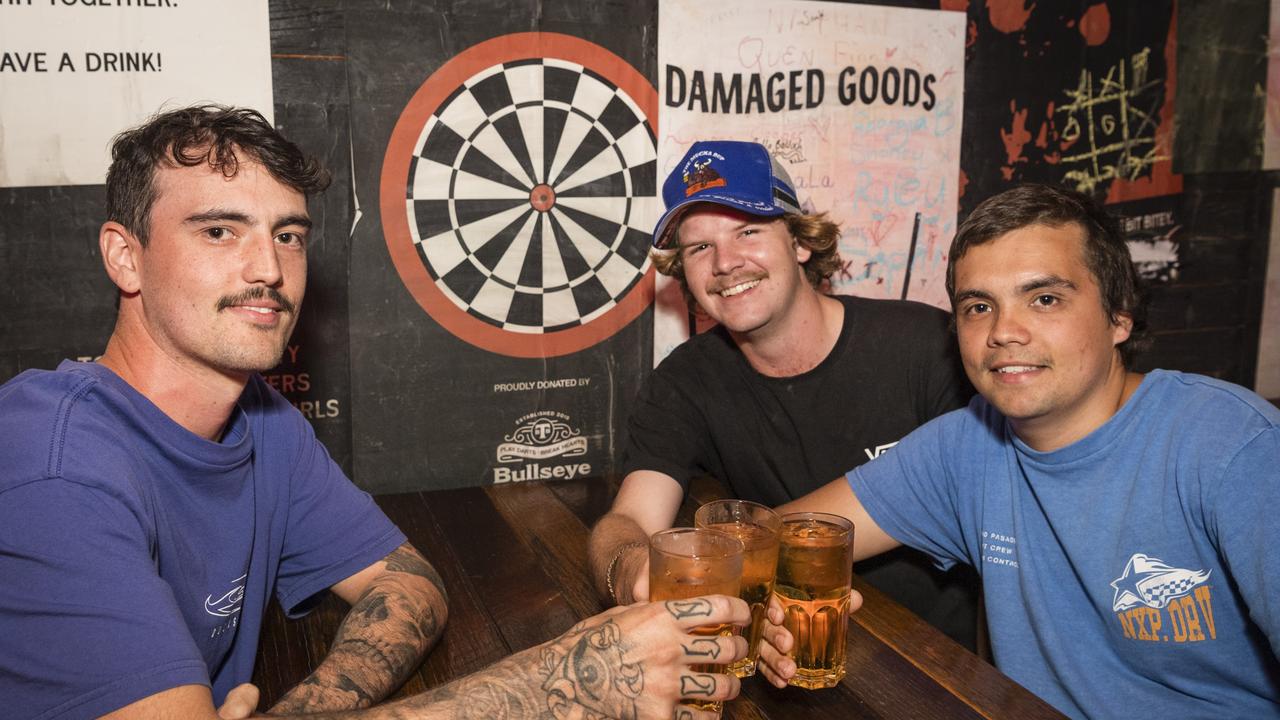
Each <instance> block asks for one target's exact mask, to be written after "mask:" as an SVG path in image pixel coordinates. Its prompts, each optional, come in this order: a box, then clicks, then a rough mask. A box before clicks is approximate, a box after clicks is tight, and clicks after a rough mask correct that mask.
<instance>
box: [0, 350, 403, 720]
mask: <svg viewBox="0 0 1280 720" xmlns="http://www.w3.org/2000/svg"><path fill="white" fill-rule="evenodd" d="M0 437H2V438H4V439H5V440H4V441H3V442H0V698H3V709H2V710H0V715H4V716H5V717H16V718H33V717H34V718H80V717H96V716H98V715H101V714H104V713H106V712H109V711H111V710H114V709H118V708H120V707H123V706H125V705H127V704H129V703H131V702H134V701H136V700H139V699H141V698H144V697H146V696H148V695H152V694H154V693H157V692H160V691H163V690H166V689H170V688H173V687H177V686H179V685H187V684H203V685H208V686H211V688H212V691H213V696H214V702H215V704H221V702H222V699H223V698H224V697H225V695H226V693H227V691H229V690H230V689H231V688H233V687H235V686H236V685H238V684H240V683H243V682H248V681H249V680H250V677H251V675H252V672H253V662H254V658H255V653H256V650H257V644H258V633H259V630H260V628H261V622H262V616H263V612H264V610H265V608H266V605H267V601H268V598H269V595H270V593H271V592H272V591H273V590H274V592H275V593H276V596H277V598H278V599H279V601H280V603H281V605H282V606H283V607H284V608H285V610H286V612H289V613H290V614H293V615H296V614H300V613H299V611H300V610H301V611H303V612H305V608H300V607H299V606H300V605H301V604H303V603H304V601H306V600H307V599H308V598H310V597H312V596H313V595H315V594H316V593H319V592H320V591H322V590H324V589H325V588H328V587H330V586H331V585H333V584H334V583H336V582H338V581H340V580H342V579H345V578H347V577H349V576H351V575H352V574H354V573H356V572H358V571H359V570H362V569H363V568H365V567H368V566H369V565H371V564H372V563H374V562H376V561H378V560H379V559H381V558H383V557H385V556H386V555H387V553H389V552H391V551H392V550H394V549H395V548H396V546H398V545H399V544H400V543H402V542H403V541H404V536H403V535H402V534H401V533H400V531H399V530H397V529H396V528H395V526H394V525H392V524H391V522H390V521H389V520H388V519H387V518H386V516H385V515H384V514H383V513H382V511H381V510H380V509H379V508H378V507H377V505H375V504H374V503H373V500H372V498H370V497H369V495H368V494H366V493H364V492H362V491H360V490H359V489H357V488H356V487H355V486H354V485H352V484H351V482H350V481H349V480H348V479H347V478H346V476H345V475H344V474H343V473H342V470H341V469H340V468H338V467H337V465H335V464H334V462H333V461H332V460H331V459H330V457H329V455H328V453H327V452H326V451H325V449H324V447H323V446H322V445H321V444H320V443H319V442H318V441H317V440H316V438H315V435H314V434H313V432H312V430H311V426H310V425H309V424H308V423H307V421H306V420H305V419H303V418H302V416H301V415H300V414H299V413H298V412H297V410H295V409H294V408H293V407H292V406H290V405H289V403H288V402H287V401H286V400H285V399H284V398H283V397H282V396H280V394H279V393H277V392H275V391H274V390H272V389H271V388H270V387H268V386H267V385H266V383H265V382H263V381H262V379H261V378H260V377H257V376H254V378H253V379H252V380H251V381H250V382H249V384H248V386H247V387H246V388H245V391H244V394H243V395H242V396H241V397H240V400H239V402H238V403H237V407H236V409H235V410H234V411H233V413H232V416H231V420H230V421H229V423H228V429H227V431H226V433H225V436H224V437H223V438H222V441H221V442H211V441H208V440H205V439H203V438H200V437H198V436H196V435H194V434H192V433H190V432H188V431H187V430H186V429H184V428H183V427H181V426H180V425H178V424H177V423H175V422H174V421H173V420H172V419H170V418H169V417H168V416H167V415H165V414H164V413H163V412H162V411H161V410H160V409H159V408H157V407H156V406H155V405H153V404H152V403H151V402H150V401H148V400H147V399H146V398H145V397H143V396H142V395H140V394H139V393H138V392H136V391H135V390H134V389H133V388H132V387H131V386H129V385H128V384H127V383H125V382H124V381H123V380H122V379H121V378H120V377H118V376H117V375H115V374H114V373H113V372H111V371H110V370H108V369H107V368H106V367H104V366H102V365H96V364H86V363H74V362H64V363H62V365H60V366H59V368H58V370H57V371H55V372H48V371H28V372H25V373H23V374H21V375H19V376H18V377H16V378H14V379H12V380H10V381H9V382H7V383H5V384H4V385H3V386H0Z"/></svg>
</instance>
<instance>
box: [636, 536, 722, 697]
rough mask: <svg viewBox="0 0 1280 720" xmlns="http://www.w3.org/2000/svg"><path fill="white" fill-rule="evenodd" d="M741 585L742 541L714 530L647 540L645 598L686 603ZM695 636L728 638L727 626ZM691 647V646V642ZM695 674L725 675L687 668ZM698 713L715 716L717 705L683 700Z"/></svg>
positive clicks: (717, 668)
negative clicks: (711, 712)
mask: <svg viewBox="0 0 1280 720" xmlns="http://www.w3.org/2000/svg"><path fill="white" fill-rule="evenodd" d="M741 581H742V541H741V540H738V539H737V538H735V537H733V536H732V535H726V534H725V533H722V532H717V531H715V530H703V529H698V528H671V529H670V530H663V531H662V532H658V533H654V535H653V537H651V538H649V599H650V600H652V601H661V600H687V599H689V598H694V597H699V596H701V595H729V596H731V597H732V596H735V595H737V594H738V586H739V584H740V583H741ZM693 634H695V635H705V636H710V637H715V636H717V635H732V634H733V626H732V625H729V624H727V623H726V624H722V625H707V626H703V627H699V628H695V629H694V630H693ZM695 646H696V642H695ZM690 670H692V671H693V672H697V673H724V672H725V666H724V665H722V664H721V665H715V664H701V665H692V666H690ZM684 702H685V703H686V704H688V705H691V706H693V707H695V708H698V709H699V710H711V711H713V712H717V713H718V712H720V710H721V707H722V706H723V703H721V702H718V701H709V700H707V701H703V700H685V701H684Z"/></svg>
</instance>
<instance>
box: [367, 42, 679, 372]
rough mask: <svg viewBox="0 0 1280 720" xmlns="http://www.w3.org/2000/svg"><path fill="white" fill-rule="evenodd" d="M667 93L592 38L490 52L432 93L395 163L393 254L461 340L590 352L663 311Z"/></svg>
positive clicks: (481, 51)
mask: <svg viewBox="0 0 1280 720" xmlns="http://www.w3.org/2000/svg"><path fill="white" fill-rule="evenodd" d="M656 105H657V92H656V90H654V88H653V85H652V84H651V83H649V82H648V81H647V80H646V79H645V78H644V77H643V76H642V75H640V74H639V73H638V72H636V71H635V69H634V68H632V67H631V66H630V65H628V64H627V63H626V62H625V61H623V60H621V59H620V58H618V57H617V56H615V55H613V54H612V53H609V52H608V51H607V50H605V49H603V48H601V47H599V46H597V45H594V44H592V43H589V42H586V41H584V40H581V39H579V38H574V37H570V36H567V35H556V34H554V33H522V34H517V35H507V36H503V37H500V38H495V39H494V40H490V41H488V42H485V43H481V44H479V45H476V46H474V47H472V48H470V49H468V50H466V51H464V52H463V53H461V54H460V55H458V56H457V57H455V58H454V59H453V60H451V61H450V62H449V63H447V64H445V65H444V66H443V67H441V68H440V70H438V71H437V72H436V73H435V74H433V75H432V76H431V77H430V78H428V79H427V81H426V82H425V83H423V85H422V87H421V88H420V89H419V90H418V92H417V93H416V94H415V95H414V97H413V99H412V100H411V101H410V102H409V105H408V106H407V107H406V109H405V111H404V113H402V115H401V117H400V120H399V122H398V123H397V124H396V127H395V130H394V131H393V132H392V137H391V141H390V143H389V144H388V148H387V154H386V158H385V160H384V163H383V174H382V189H381V191H382V192H381V210H382V220H383V228H384V231H385V234H386V239H387V247H388V250H389V251H390V254H391V257H392V260H393V262H394V263H395V266H396V270H397V272H398V273H399V275H400V277H401V279H402V280H403V282H404V284H405V286H406V288H407V289H408V290H409V291H410V293H411V294H412V295H413V296H414V298H415V299H416V300H417V301H418V303H419V304H420V305H421V306H422V307H423V309H424V310H426V311H427V312H428V313H429V314H430V315H431V316H432V318H434V319H435V320H436V321H437V322H439V323H440V324H441V325H442V326H444V327H445V328H446V329H448V330H449V331H450V332H452V333H453V334H454V335H456V336H458V337H460V338H462V339H463V340H466V341H467V342H470V343H472V344H474V345H477V346H479V347H483V348H485V349H487V350H490V351H493V352H498V353H502V354H506V355H512V356H517V357H549V356H556V355H563V354H567V353H571V352H576V351H578V350H582V349H584V348H587V347H590V346H592V345H594V344H596V343H598V342H600V341H601V340H603V339H605V338H607V337H609V336H610V335H612V334H613V333H614V332H616V331H617V330H618V329H620V328H622V327H624V326H625V325H626V324H628V323H629V322H631V321H632V320H634V319H635V318H636V316H638V315H639V314H640V313H641V312H642V311H643V310H644V308H645V307H647V306H648V305H649V304H650V303H651V302H652V299H653V271H652V268H651V266H650V264H649V261H648V254H647V252H648V248H649V233H650V231H651V230H652V228H653V223H654V222H655V221H656V219H657V214H658V213H657V210H658V208H657V200H656V197H655V195H656V173H657V168H656V161H657V151H656V138H655V135H654V130H653V128H654V122H653V120H652V118H655V117H656Z"/></svg>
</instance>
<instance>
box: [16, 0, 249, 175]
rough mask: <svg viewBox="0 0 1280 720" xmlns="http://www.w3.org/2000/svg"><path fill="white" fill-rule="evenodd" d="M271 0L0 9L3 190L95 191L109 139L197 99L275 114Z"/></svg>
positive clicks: (66, 3) (45, 2) (140, 0)
mask: <svg viewBox="0 0 1280 720" xmlns="http://www.w3.org/2000/svg"><path fill="white" fill-rule="evenodd" d="M267 20H268V17H267V3H265V2H261V0H182V2H178V0H134V1H133V2H80V1H73V0H6V1H4V2H0V187H30V186H43V185H97V184H101V183H102V182H104V181H105V179H106V173H107V166H108V164H109V163H110V155H109V153H110V143H111V138H112V137H113V136H114V135H115V134H116V133H118V132H120V131H121V130H123V129H125V128H128V127H131V126H134V125H137V124H140V123H141V122H142V121H144V120H145V119H146V118H147V117H149V116H150V115H151V114H153V113H155V112H156V111H157V110H160V109H162V108H164V109H169V108H174V107H181V106H183V105H189V104H192V103H196V102H217V103H222V104H226V105H239V106H247V107H252V108H254V109H256V110H259V111H260V112H262V114H263V115H265V116H266V117H267V118H268V119H271V117H272V106H271V104H272V100H271V41H270V30H269V27H268V24H267Z"/></svg>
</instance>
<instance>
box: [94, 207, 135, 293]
mask: <svg viewBox="0 0 1280 720" xmlns="http://www.w3.org/2000/svg"><path fill="white" fill-rule="evenodd" d="M98 249H99V250H101V251H102V265H103V267H105V268H106V269H107V276H108V277H110V278H111V282H113V283H115V284H116V287H118V288H120V291H121V292H123V293H125V294H128V295H131V294H133V293H136V292H138V290H139V289H141V286H142V284H141V281H140V279H139V277H138V267H139V263H138V261H139V260H140V258H139V257H138V255H139V254H140V253H141V252H142V245H141V243H139V242H138V239H137V238H136V237H134V235H133V233H131V232H129V231H128V230H127V229H126V228H125V226H123V225H121V224H120V223H118V222H115V221H112V220H108V221H107V222H105V223H103V224H102V228H101V229H99V230H98Z"/></svg>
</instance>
